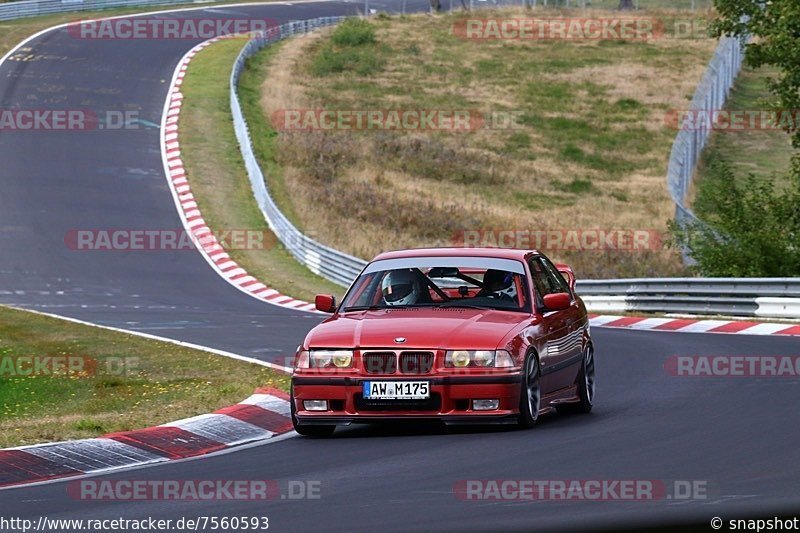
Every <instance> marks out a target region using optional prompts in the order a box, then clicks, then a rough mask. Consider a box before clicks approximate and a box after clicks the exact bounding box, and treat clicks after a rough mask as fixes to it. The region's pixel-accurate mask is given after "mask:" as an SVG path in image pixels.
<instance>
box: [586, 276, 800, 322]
mask: <svg viewBox="0 0 800 533" xmlns="http://www.w3.org/2000/svg"><path fill="white" fill-rule="evenodd" d="M576 288H577V291H578V293H579V294H580V295H581V297H582V298H583V300H584V302H586V305H587V307H589V308H590V309H591V310H592V311H596V312H626V311H643V312H662V313H691V314H702V315H709V314H710V315H732V316H758V317H771V318H800V278H660V279H659V278H653V279H613V280H581V281H578V283H577V286H576Z"/></svg>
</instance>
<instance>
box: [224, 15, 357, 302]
mask: <svg viewBox="0 0 800 533" xmlns="http://www.w3.org/2000/svg"><path fill="white" fill-rule="evenodd" d="M343 19H344V17H322V18H318V19H313V20H304V21H297V22H289V23H287V24H283V25H281V26H279V27H278V28H277V30H276V31H270V32H268V33H267V34H264V35H261V36H258V37H256V38H254V39H252V40H251V41H250V42H248V43H247V44H246V45H245V46H244V48H242V51H241V52H240V53H239V56H238V57H237V58H236V62H235V63H234V65H233V72H232V73H231V81H230V92H231V113H232V115H233V126H234V129H235V131H236V138H237V140H238V141H239V147H240V148H241V152H242V157H243V158H244V163H245V167H246V168H247V175H248V177H249V178H250V185H251V186H252V188H253V194H255V197H256V202H257V203H258V207H259V208H260V209H261V212H262V213H263V214H264V218H265V219H266V220H267V223H268V224H269V227H270V229H271V230H272V231H273V232H274V233H275V235H276V236H277V237H278V239H279V240H280V241H281V242H282V243H283V245H284V246H285V247H286V248H287V249H288V250H289V252H291V254H292V255H293V256H294V257H295V258H296V259H297V260H298V261H300V263H301V264H303V265H305V266H306V267H308V268H309V269H310V270H311V271H312V272H314V273H315V274H317V275H320V276H322V277H324V278H326V279H328V280H330V281H332V282H334V283H336V284H338V285H342V286H344V287H347V286H348V285H350V283H351V282H352V281H353V280H354V279H355V278H356V276H358V274H359V273H360V272H361V270H362V269H363V268H364V266H366V264H367V262H366V261H364V260H363V259H359V258H357V257H353V256H352V255H348V254H346V253H344V252H340V251H338V250H334V249H333V248H330V247H328V246H325V245H324V244H321V243H319V242H317V241H315V240H314V239H312V238H310V237H308V236H306V235H304V234H303V233H302V232H301V231H300V230H298V229H297V228H296V227H295V226H294V224H292V223H291V222H290V221H289V219H288V218H286V216H285V215H284V214H283V213H281V211H280V209H278V206H277V205H276V204H275V201H274V200H273V199H272V197H271V196H270V194H269V191H268V190H267V185H266V181H265V180H264V174H263V173H262V172H261V168H260V167H259V165H258V162H257V161H256V158H255V154H254V153H253V145H252V143H251V141H250V131H249V129H248V127H247V122H246V121H245V119H244V115H243V114H242V107H241V104H240V103H239V97H238V95H237V91H236V87H237V84H238V83H239V76H240V74H241V72H242V69H243V68H244V65H245V61H247V58H249V57H251V56H252V55H253V54H255V53H257V52H258V51H259V50H261V49H262V48H264V47H265V46H267V45H269V44H271V43H274V42H276V41H278V40H280V39H283V38H286V37H291V36H292V35H297V34H301V33H306V32H309V31H313V30H316V29H318V28H322V27H325V26H330V25H332V24H336V23H337V22H339V21H341V20H343Z"/></svg>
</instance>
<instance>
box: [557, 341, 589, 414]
mask: <svg viewBox="0 0 800 533" xmlns="http://www.w3.org/2000/svg"><path fill="white" fill-rule="evenodd" d="M594 383H595V375H594V348H592V345H591V344H590V345H588V346H587V347H586V349H585V350H584V352H583V361H582V362H581V370H580V372H579V373H578V379H577V380H576V385H577V387H578V401H577V402H576V403H566V404H562V405H559V406H558V407H557V408H556V409H558V412H559V413H562V414H572V413H590V412H592V404H593V403H594V387H595V385H594Z"/></svg>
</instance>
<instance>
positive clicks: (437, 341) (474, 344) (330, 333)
mask: <svg viewBox="0 0 800 533" xmlns="http://www.w3.org/2000/svg"><path fill="white" fill-rule="evenodd" d="M527 318H528V315H526V314H524V313H516V312H510V311H496V310H483V309H459V308H450V309H442V308H434V309H419V308H416V309H381V310H377V311H363V312H352V313H346V314H342V315H338V316H335V317H333V318H331V319H329V320H327V321H326V322H323V323H322V324H320V325H319V326H317V327H316V328H314V329H313V330H311V332H310V333H309V334H308V337H307V338H306V344H305V345H306V347H311V348H398V349H400V348H402V349H409V348H410V349H414V348H427V349H436V348H441V349H454V350H455V349H470V348H471V349H484V350H493V349H496V348H497V347H498V346H500V345H501V343H502V342H503V339H504V338H505V337H506V335H507V334H508V333H509V332H510V331H511V330H512V329H513V328H514V327H515V326H517V325H518V324H520V323H521V322H522V321H524V320H526V319H527ZM399 337H403V338H405V339H406V341H405V342H403V343H398V342H396V341H395V339H397V338H399Z"/></svg>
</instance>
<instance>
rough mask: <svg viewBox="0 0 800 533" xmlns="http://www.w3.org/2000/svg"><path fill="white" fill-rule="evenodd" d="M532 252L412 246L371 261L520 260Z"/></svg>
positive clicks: (386, 253) (383, 254) (381, 255)
mask: <svg viewBox="0 0 800 533" xmlns="http://www.w3.org/2000/svg"><path fill="white" fill-rule="evenodd" d="M532 253H538V252H537V251H536V250H520V249H517V248H464V247H461V248H454V247H451V248H412V249H409V250H394V251H391V252H384V253H382V254H378V255H377V256H376V257H375V258H374V259H373V261H378V260H380V259H401V258H409V257H494V258H498V259H517V260H519V261H522V260H524V259H525V257H526V256H527V255H528V254H532Z"/></svg>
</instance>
